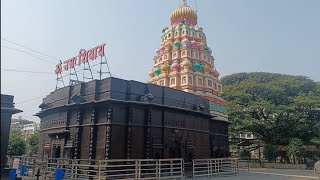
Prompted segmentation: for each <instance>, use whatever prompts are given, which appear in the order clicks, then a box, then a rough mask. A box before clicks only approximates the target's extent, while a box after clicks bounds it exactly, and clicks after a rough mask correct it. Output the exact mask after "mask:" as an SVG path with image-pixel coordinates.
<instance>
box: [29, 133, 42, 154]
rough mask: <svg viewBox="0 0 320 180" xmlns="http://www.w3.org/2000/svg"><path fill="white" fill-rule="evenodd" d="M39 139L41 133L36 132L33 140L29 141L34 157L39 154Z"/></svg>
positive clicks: (32, 137)
mask: <svg viewBox="0 0 320 180" xmlns="http://www.w3.org/2000/svg"><path fill="white" fill-rule="evenodd" d="M39 138H40V133H39V132H35V133H34V134H32V136H31V138H30V139H29V141H28V143H29V145H30V152H31V154H32V155H37V153H38V146H39Z"/></svg>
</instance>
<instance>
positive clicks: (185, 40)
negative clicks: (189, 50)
mask: <svg viewBox="0 0 320 180" xmlns="http://www.w3.org/2000/svg"><path fill="white" fill-rule="evenodd" d="M182 43H183V45H184V46H187V47H189V46H191V43H190V41H189V39H187V38H185V39H183V40H182Z"/></svg>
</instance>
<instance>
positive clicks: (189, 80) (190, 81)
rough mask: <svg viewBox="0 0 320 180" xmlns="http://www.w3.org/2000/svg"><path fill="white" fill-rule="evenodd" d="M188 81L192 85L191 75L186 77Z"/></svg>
mask: <svg viewBox="0 0 320 180" xmlns="http://www.w3.org/2000/svg"><path fill="white" fill-rule="evenodd" d="M188 82H189V84H191V85H192V77H188Z"/></svg>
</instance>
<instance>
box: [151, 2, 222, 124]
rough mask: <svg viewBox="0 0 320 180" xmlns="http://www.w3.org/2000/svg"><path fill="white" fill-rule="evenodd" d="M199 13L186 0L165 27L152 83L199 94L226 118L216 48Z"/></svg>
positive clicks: (154, 61)
mask: <svg viewBox="0 0 320 180" xmlns="http://www.w3.org/2000/svg"><path fill="white" fill-rule="evenodd" d="M197 20H198V15H197V13H196V11H194V10H193V9H191V7H189V6H188V5H187V2H186V1H185V0H184V1H183V2H182V4H181V5H180V6H179V7H178V8H177V9H175V10H174V11H173V12H172V13H171V16H170V21H171V26H170V27H165V28H164V29H163V30H162V35H161V45H160V48H159V49H157V50H156V52H155V55H154V58H153V63H154V65H153V68H152V70H151V71H150V73H149V76H150V79H149V83H152V84H156V85H160V86H166V87H170V88H174V89H178V90H182V91H185V92H189V93H193V94H196V95H199V96H201V97H203V98H205V99H208V100H209V102H210V110H211V113H213V114H220V116H221V117H222V118H223V119H225V118H226V115H225V114H226V112H225V109H224V107H223V106H224V100H223V99H222V98H221V96H222V85H221V83H220V81H219V72H218V71H217V69H216V67H215V59H214V57H213V54H212V50H211V49H210V47H209V46H208V44H207V37H206V35H205V33H204V32H203V29H202V28H201V27H199V26H198V22H197Z"/></svg>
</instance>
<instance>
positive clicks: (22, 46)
mask: <svg viewBox="0 0 320 180" xmlns="http://www.w3.org/2000/svg"><path fill="white" fill-rule="evenodd" d="M1 39H2V40H4V41H7V42H9V43H12V44H15V45H17V46H20V47H23V48H26V49H29V50H30V51H33V52H36V53H39V54H41V55H44V56H47V57H50V58H53V59H56V60H59V61H61V59H59V58H56V57H54V56H51V55H48V54H46V53H43V52H41V51H37V50H34V49H32V48H29V47H27V46H24V45H21V44H19V43H17V42H13V41H10V40H8V39H5V38H1Z"/></svg>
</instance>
